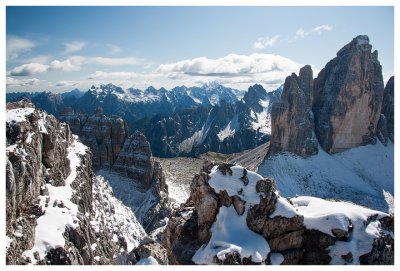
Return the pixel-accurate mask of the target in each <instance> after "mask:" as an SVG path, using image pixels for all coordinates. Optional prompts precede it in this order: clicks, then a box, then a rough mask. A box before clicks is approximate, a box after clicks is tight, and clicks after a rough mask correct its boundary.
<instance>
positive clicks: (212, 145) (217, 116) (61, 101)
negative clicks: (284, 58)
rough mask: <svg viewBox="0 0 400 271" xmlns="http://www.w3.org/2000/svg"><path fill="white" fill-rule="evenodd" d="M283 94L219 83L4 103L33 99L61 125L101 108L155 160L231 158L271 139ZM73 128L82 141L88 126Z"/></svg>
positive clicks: (13, 96)
mask: <svg viewBox="0 0 400 271" xmlns="http://www.w3.org/2000/svg"><path fill="white" fill-rule="evenodd" d="M281 93H282V87H280V88H279V89H277V90H275V91H273V92H269V93H267V91H266V90H265V89H264V88H263V87H262V86H261V85H254V86H252V87H250V88H249V90H248V91H247V92H244V91H239V90H235V89H232V88H228V87H225V86H222V85H220V84H218V83H210V84H205V85H203V86H201V87H185V86H179V87H174V88H173V89H171V90H166V89H165V88H160V89H156V88H154V87H148V88H147V89H145V90H140V89H134V88H128V89H123V88H121V87H118V86H116V85H113V84H106V85H100V86H99V87H95V86H92V87H91V88H90V89H89V90H88V91H86V92H82V91H79V90H77V89H75V90H72V91H70V92H66V93H62V94H54V93H51V92H41V93H27V92H24V93H7V96H6V97H7V102H13V101H17V100H20V99H21V98H24V97H26V98H29V99H30V100H31V101H32V103H33V104H35V106H37V107H38V108H40V109H43V110H46V111H47V112H49V113H51V114H53V115H55V116H56V117H58V118H61V119H62V120H63V121H65V120H66V119H67V118H65V116H64V114H68V119H82V120H84V119H88V117H90V116H92V115H93V114H94V113H95V112H96V110H97V109H98V108H100V107H101V108H102V114H104V116H110V117H111V116H118V117H121V118H123V119H124V120H125V121H126V123H127V125H128V127H129V130H130V132H133V131H134V130H140V131H142V132H143V133H144V134H145V135H146V137H147V138H148V140H149V142H150V143H151V146H152V152H153V154H154V155H156V156H160V157H175V156H179V155H185V156H196V155H199V154H201V153H204V152H207V151H216V152H222V153H233V152H239V151H243V150H245V149H250V148H254V147H257V146H259V145H260V144H263V143H265V142H266V141H268V140H269V135H270V133H271V131H270V130H271V120H270V113H271V104H272V102H276V101H279V99H280V94H281ZM74 114H76V118H74V117H73V115H74ZM82 114H83V115H85V116H86V118H85V117H82V116H83V115H82ZM78 115H79V116H78ZM69 124H70V126H71V129H72V131H73V132H74V133H75V134H78V135H79V134H80V133H81V130H82V129H84V126H85V125H86V123H85V121H80V123H79V125H78V126H79V127H77V126H76V125H75V124H76V123H69ZM74 129H75V130H74Z"/></svg>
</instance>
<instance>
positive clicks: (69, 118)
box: [60, 107, 129, 169]
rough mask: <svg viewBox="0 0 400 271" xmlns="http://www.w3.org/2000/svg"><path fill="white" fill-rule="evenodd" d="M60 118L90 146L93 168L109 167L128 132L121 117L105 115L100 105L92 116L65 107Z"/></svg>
mask: <svg viewBox="0 0 400 271" xmlns="http://www.w3.org/2000/svg"><path fill="white" fill-rule="evenodd" d="M60 120H61V121H64V122H66V123H67V124H69V125H70V127H71V130H72V132H73V133H74V134H76V135H78V136H79V138H80V139H81V140H82V142H83V143H84V144H85V145H87V146H88V147H90V149H91V150H92V153H93V166H94V168H95V169H99V168H101V167H104V168H110V167H111V166H112V165H113V164H114V162H115V161H116V159H117V157H118V154H119V152H120V151H121V149H122V147H123V145H124V142H125V140H126V138H127V137H128V134H129V132H128V125H127V123H126V122H125V121H124V120H123V119H122V118H119V117H107V116H105V115H104V114H103V111H102V108H100V107H99V108H97V109H96V112H95V114H94V115H92V116H88V115H86V114H76V113H74V111H73V109H72V108H65V109H64V110H63V112H61V114H60Z"/></svg>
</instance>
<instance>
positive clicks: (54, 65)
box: [8, 56, 143, 76]
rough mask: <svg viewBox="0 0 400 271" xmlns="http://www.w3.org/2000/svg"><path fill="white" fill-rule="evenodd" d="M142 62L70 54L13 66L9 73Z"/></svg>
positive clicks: (30, 72)
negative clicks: (60, 57)
mask: <svg viewBox="0 0 400 271" xmlns="http://www.w3.org/2000/svg"><path fill="white" fill-rule="evenodd" d="M141 63H143V60H142V59H139V58H134V57H126V58H109V57H86V56H71V57H69V58H67V59H65V60H57V59H56V60H53V61H52V62H50V64H42V63H36V62H34V63H27V64H23V65H20V66H17V67H15V68H13V69H12V70H11V71H10V72H8V74H9V75H12V76H29V75H34V74H39V73H44V72H48V71H62V72H73V71H79V70H80V69H81V66H83V65H90V64H96V65H102V66H126V65H138V64H141Z"/></svg>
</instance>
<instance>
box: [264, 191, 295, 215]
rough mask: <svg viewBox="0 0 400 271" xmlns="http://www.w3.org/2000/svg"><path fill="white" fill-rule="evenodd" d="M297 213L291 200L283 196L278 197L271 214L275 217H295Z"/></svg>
mask: <svg viewBox="0 0 400 271" xmlns="http://www.w3.org/2000/svg"><path fill="white" fill-rule="evenodd" d="M296 215H297V212H296V209H295V208H294V207H293V205H292V204H290V202H289V201H288V200H287V199H285V198H282V197H280V196H279V197H278V199H277V201H276V205H275V211H274V212H273V213H272V214H271V215H270V216H269V217H271V218H274V217H276V216H282V217H288V218H291V217H294V216H296Z"/></svg>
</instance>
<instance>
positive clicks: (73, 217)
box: [6, 100, 145, 265]
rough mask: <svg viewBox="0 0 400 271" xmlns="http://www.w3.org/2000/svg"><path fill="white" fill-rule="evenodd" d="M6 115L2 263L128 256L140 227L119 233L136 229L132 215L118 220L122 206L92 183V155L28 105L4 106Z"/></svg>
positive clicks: (72, 261)
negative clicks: (3, 246)
mask: <svg viewBox="0 0 400 271" xmlns="http://www.w3.org/2000/svg"><path fill="white" fill-rule="evenodd" d="M6 117H7V121H6V135H7V147H6V155H7V157H6V160H7V164H6V236H7V237H6V239H7V250H6V262H7V264H32V263H34V264H46V265H47V264H109V263H115V262H117V259H118V258H120V257H121V256H123V254H126V255H127V253H128V252H129V251H127V242H129V241H130V243H132V242H137V243H139V242H140V240H141V238H143V236H142V233H143V235H145V233H144V230H143V229H142V230H140V228H139V229H138V230H137V231H138V233H137V235H133V234H132V233H133V231H131V232H130V233H129V234H128V235H127V234H126V232H124V231H123V230H122V229H127V228H133V227H136V228H137V227H138V226H137V225H138V224H135V223H134V220H135V218H134V215H133V214H132V213H130V214H128V210H126V211H125V214H126V216H125V217H124V219H123V220H121V219H117V218H116V216H117V214H116V212H115V210H116V208H120V207H119V206H121V204H120V203H116V200H115V198H113V196H112V194H111V192H110V189H109V188H108V189H107V188H105V186H107V184H105V183H99V182H98V180H97V179H95V178H94V175H93V171H92V159H91V153H90V151H89V150H88V148H87V147H86V146H84V145H83V144H82V143H80V142H79V141H78V139H77V137H76V136H73V135H72V134H71V132H70V129H69V126H68V125H66V124H65V123H60V122H59V121H57V120H56V119H55V118H54V117H53V116H51V115H47V114H46V113H45V112H43V111H40V110H37V109H35V108H34V107H33V105H32V103H31V102H30V101H28V100H22V101H20V102H16V103H10V104H7V113H6ZM101 187H103V190H102V188H101ZM99 189H100V190H102V192H99ZM104 189H105V190H104ZM107 191H108V192H107ZM106 194H107V196H108V197H107V199H105V198H104V196H105V195H106ZM111 209H113V210H114V212H111ZM120 212H121V211H120V210H119V212H118V213H120ZM99 214H103V215H105V216H106V217H107V218H109V220H107V219H105V218H104V217H103V219H98V220H97V219H96V218H98V216H99ZM128 220H129V221H131V222H129V221H128ZM117 229H119V230H118V231H116V230H117ZM133 236H136V237H133ZM135 238H136V239H135ZM131 249H132V248H131ZM122 258H124V257H122Z"/></svg>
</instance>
